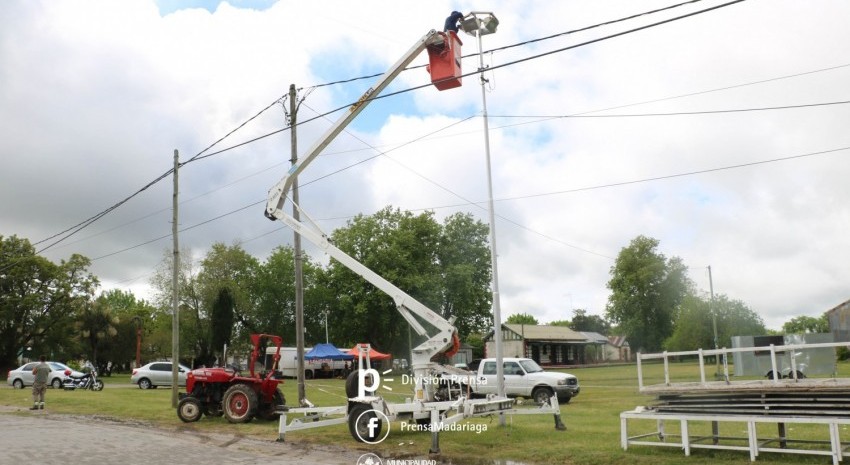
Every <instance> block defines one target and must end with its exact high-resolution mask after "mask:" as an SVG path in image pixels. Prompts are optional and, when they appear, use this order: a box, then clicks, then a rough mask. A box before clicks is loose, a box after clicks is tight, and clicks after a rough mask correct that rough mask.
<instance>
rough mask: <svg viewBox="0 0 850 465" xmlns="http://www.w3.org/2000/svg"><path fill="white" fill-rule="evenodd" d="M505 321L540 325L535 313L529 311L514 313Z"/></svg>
mask: <svg viewBox="0 0 850 465" xmlns="http://www.w3.org/2000/svg"><path fill="white" fill-rule="evenodd" d="M505 323H508V324H514V325H539V324H540V323H538V322H537V318H534V315H531V314H529V313H514V314H513V315H511V316H509V317H508V319H507V320H505Z"/></svg>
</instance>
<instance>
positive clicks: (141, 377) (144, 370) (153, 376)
mask: <svg viewBox="0 0 850 465" xmlns="http://www.w3.org/2000/svg"><path fill="white" fill-rule="evenodd" d="M190 371H192V370H191V369H190V368H188V367H185V366H183V365H179V364H178V365H177V385H178V386H185V385H186V374H187V373H189V372H190ZM130 382H131V383H133V384H138V385H139V389H150V388H156V387H157V386H171V362H151V363H148V364H147V365H145V366H143V367H141V368H135V369H133V374H132V375H130Z"/></svg>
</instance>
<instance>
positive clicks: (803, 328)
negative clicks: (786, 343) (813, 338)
mask: <svg viewBox="0 0 850 465" xmlns="http://www.w3.org/2000/svg"><path fill="white" fill-rule="evenodd" d="M782 332H784V333H785V334H803V333H828V332H829V319H827V316H826V313H824V314H823V315H821V316H820V317H818V318H815V317H813V316H806V315H800V316H796V317H794V318H791V320H789V321H786V322H785V324H783V325H782Z"/></svg>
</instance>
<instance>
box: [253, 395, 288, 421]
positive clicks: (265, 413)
mask: <svg viewBox="0 0 850 465" xmlns="http://www.w3.org/2000/svg"><path fill="white" fill-rule="evenodd" d="M278 405H286V399H285V398H284V397H283V393H282V392H280V389H276V390H275V392H274V396H273V397H272V401H271V402H269V403H263V405H261V406H260V411H259V412H257V416H258V417H260V418H262V419H263V420H268V421H272V420H275V419H277V413H276V412H277V406H278Z"/></svg>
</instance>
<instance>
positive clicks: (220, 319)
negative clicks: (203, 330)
mask: <svg viewBox="0 0 850 465" xmlns="http://www.w3.org/2000/svg"><path fill="white" fill-rule="evenodd" d="M233 307H234V300H233V296H232V295H231V294H230V289H228V288H226V287H223V288H221V289H219V291H218V297H217V298H216V299H215V302H213V305H212V312H210V333H211V335H210V345H211V346H212V348H213V351H218V350H219V349H220V348H222V347H224V345H225V344H230V336H231V335H232V334H233ZM223 364H224V363H222V365H223Z"/></svg>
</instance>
